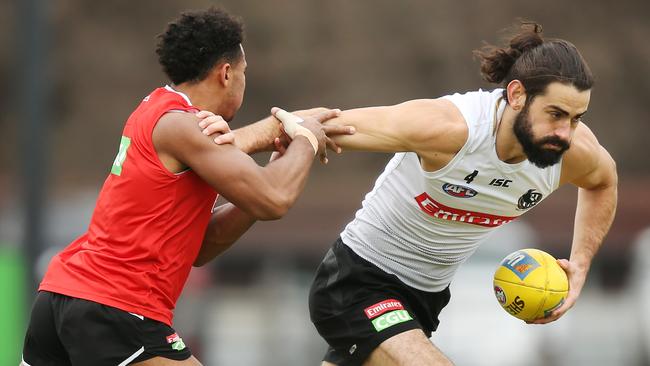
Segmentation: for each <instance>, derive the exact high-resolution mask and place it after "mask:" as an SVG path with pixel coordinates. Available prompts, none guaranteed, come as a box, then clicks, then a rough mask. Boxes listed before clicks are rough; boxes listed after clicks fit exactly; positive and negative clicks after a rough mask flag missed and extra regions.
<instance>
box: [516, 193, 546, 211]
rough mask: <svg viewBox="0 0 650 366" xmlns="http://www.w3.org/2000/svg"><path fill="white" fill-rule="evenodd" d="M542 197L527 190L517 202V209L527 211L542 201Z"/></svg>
mask: <svg viewBox="0 0 650 366" xmlns="http://www.w3.org/2000/svg"><path fill="white" fill-rule="evenodd" d="M542 197H543V195H542V194H541V193H539V192H535V190H534V189H529V190H528V191H527V192H526V193H524V194H523V195H521V197H519V201H518V202H517V208H519V209H520V210H527V209H529V208H531V207H533V206H535V205H536V204H538V203H539V202H540V201H541V200H542Z"/></svg>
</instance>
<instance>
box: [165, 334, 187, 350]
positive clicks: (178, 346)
mask: <svg viewBox="0 0 650 366" xmlns="http://www.w3.org/2000/svg"><path fill="white" fill-rule="evenodd" d="M167 343H170V344H171V345H172V349H173V350H176V351H182V350H184V349H185V343H183V338H181V337H179V336H178V333H174V334H172V335H168V336H167Z"/></svg>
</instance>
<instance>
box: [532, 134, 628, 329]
mask: <svg viewBox="0 0 650 366" xmlns="http://www.w3.org/2000/svg"><path fill="white" fill-rule="evenodd" d="M579 128H580V130H577V131H576V136H575V137H574V141H575V142H574V144H573V145H574V146H572V147H571V149H570V150H569V151H568V152H567V156H566V157H565V159H564V163H563V166H562V178H561V181H562V182H567V183H571V184H574V185H576V186H577V187H578V203H577V206H576V215H575V222H574V229H573V241H572V244H571V257H570V258H569V260H568V261H567V260H560V261H559V264H560V265H561V266H562V268H564V270H565V271H566V272H567V275H568V277H569V294H568V296H567V299H566V302H565V303H564V305H562V306H561V307H560V308H558V309H557V310H555V311H554V312H553V314H552V315H551V316H550V317H549V318H545V319H540V320H538V321H535V323H548V322H551V321H554V320H556V319H558V318H559V317H560V316H562V315H563V314H564V313H565V312H566V311H568V310H569V309H570V308H571V307H572V306H573V305H574V304H575V302H576V300H577V299H578V296H579V295H580V292H581V291H582V287H583V286H584V284H585V281H586V279H587V273H588V272H589V268H590V267H591V261H592V260H593V258H594V256H595V255H596V253H597V252H598V249H599V248H600V245H601V244H602V242H603V240H604V238H605V235H606V234H607V232H608V231H609V228H610V226H611V225H612V221H613V220H614V214H615V212H616V202H617V184H618V178H617V174H616V164H615V163H614V160H613V159H612V157H611V156H610V155H609V153H608V152H607V151H606V150H605V149H604V148H603V147H602V146H600V144H598V141H597V140H596V138H595V136H594V135H593V134H592V133H591V131H589V129H588V128H587V127H586V126H584V125H581V126H580V127H579ZM576 140H577V141H576Z"/></svg>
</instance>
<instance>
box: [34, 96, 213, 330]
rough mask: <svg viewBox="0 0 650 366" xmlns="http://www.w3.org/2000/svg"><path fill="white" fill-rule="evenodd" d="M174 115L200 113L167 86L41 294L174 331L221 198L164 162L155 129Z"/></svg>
mask: <svg viewBox="0 0 650 366" xmlns="http://www.w3.org/2000/svg"><path fill="white" fill-rule="evenodd" d="M172 110H173V111H191V112H195V111H196V109H195V108H194V107H192V104H191V103H190V100H189V99H188V98H187V97H186V96H185V95H184V94H181V93H178V92H175V91H174V90H173V89H171V88H170V87H165V88H158V89H156V90H154V91H153V92H152V93H151V94H150V95H149V96H147V97H146V98H144V100H143V101H142V103H141V104H140V105H139V106H138V108H137V109H136V110H135V111H134V112H133V113H132V114H131V116H130V117H129V119H128V120H127V122H126V126H125V127H124V131H123V134H122V139H121V143H120V149H119V152H118V155H117V157H116V158H115V162H114V163H113V167H112V169H111V173H110V174H109V176H108V178H107V179H106V181H105V182H104V186H103V187H102V190H101V192H100V193H99V198H98V199H97V205H96V206H95V211H94V213H93V216H92V219H91V222H90V226H89V228H88V232H87V233H86V234H84V235H82V236H81V237H80V238H79V239H77V240H75V241H74V242H72V243H71V244H70V245H68V247H66V248H65V249H64V250H63V251H62V252H61V253H59V254H58V255H56V256H55V257H54V258H52V261H51V262H50V266H49V268H48V270H47V273H46V274H45V278H44V279H43V282H41V285H40V287H39V290H46V291H51V292H56V293H60V294H64V295H68V296H72V297H77V298H81V299H86V300H91V301H94V302H98V303H101V304H104V305H108V306H112V307H116V308H118V309H122V310H124V311H128V312H131V313H136V314H140V315H143V316H145V317H148V318H151V319H155V320H158V321H161V322H163V323H166V324H168V325H170V326H171V325H172V317H173V314H172V312H173V310H174V307H175V304H176V300H177V299H178V297H179V296H180V294H181V291H182V289H183V286H184V284H185V281H186V280H187V276H188V275H189V272H190V270H191V268H192V263H193V262H194V260H195V259H196V256H197V255H198V252H199V249H200V247H201V242H202V241H203V236H204V233H205V229H206V227H207V225H208V221H209V220H210V216H211V209H212V207H213V204H214V201H215V199H216V198H217V193H216V192H215V191H214V189H213V188H212V187H210V186H209V185H208V184H207V183H205V182H204V181H203V180H202V179H201V178H200V177H199V176H197V175H196V174H195V173H194V172H193V171H191V170H187V171H185V172H183V173H179V174H173V173H170V172H169V171H168V170H167V169H165V167H164V166H163V165H162V163H161V162H160V160H159V159H158V155H157V154H156V151H155V149H154V146H153V142H152V133H153V129H154V126H155V125H156V123H157V122H158V120H159V119H160V117H161V116H162V115H163V114H165V113H166V112H169V111H172Z"/></svg>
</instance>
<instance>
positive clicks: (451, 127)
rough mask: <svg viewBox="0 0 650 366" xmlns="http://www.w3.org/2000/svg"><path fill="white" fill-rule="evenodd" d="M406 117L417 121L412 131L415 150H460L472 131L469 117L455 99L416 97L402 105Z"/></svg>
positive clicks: (432, 151)
mask: <svg viewBox="0 0 650 366" xmlns="http://www.w3.org/2000/svg"><path fill="white" fill-rule="evenodd" d="M402 106H403V107H402V108H403V109H404V115H405V116H406V118H409V119H412V120H414V121H417V123H416V124H415V125H416V126H417V127H418V128H417V130H416V131H412V136H411V141H412V142H413V144H414V146H413V151H415V152H418V153H419V154H422V155H427V154H428V153H443V154H455V153H457V152H458V151H459V150H460V149H461V148H462V147H463V145H464V144H465V142H466V141H467V137H468V134H469V130H468V128H467V123H466V122H465V118H464V117H463V115H462V114H461V112H460V110H459V109H458V108H457V107H456V106H455V105H454V103H452V102H451V101H449V100H447V99H444V98H438V99H416V100H412V101H409V102H405V103H403V104H402Z"/></svg>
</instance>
